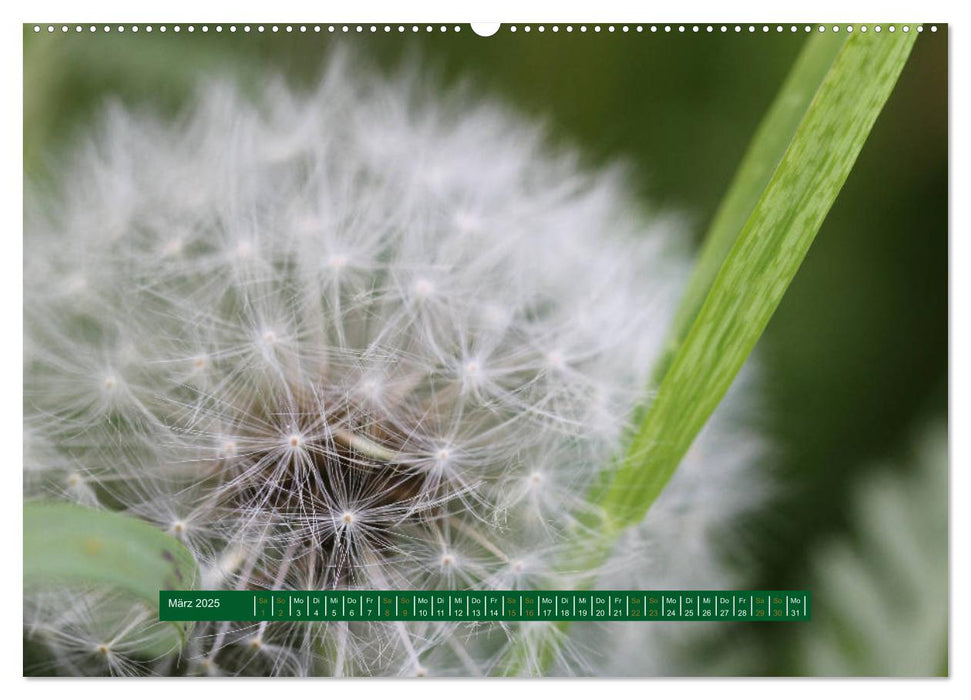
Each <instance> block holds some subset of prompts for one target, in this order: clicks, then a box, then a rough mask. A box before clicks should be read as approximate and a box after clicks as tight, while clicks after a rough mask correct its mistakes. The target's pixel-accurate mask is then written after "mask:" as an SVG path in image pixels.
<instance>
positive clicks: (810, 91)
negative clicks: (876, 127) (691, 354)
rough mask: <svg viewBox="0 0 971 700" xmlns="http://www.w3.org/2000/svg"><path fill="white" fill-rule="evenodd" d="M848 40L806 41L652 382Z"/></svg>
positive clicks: (701, 262) (711, 232)
mask: <svg viewBox="0 0 971 700" xmlns="http://www.w3.org/2000/svg"><path fill="white" fill-rule="evenodd" d="M847 36H848V35H846V34H834V33H832V32H826V33H823V34H814V35H813V36H811V37H809V39H808V40H807V41H806V44H805V46H804V47H803V49H802V51H801V52H800V53H799V57H798V58H797V59H796V63H795V64H794V65H793V67H792V70H791V71H789V75H788V76H787V77H786V80H785V82H784V83H783V85H782V87H781V89H780V90H779V93H778V95H776V98H775V100H774V101H773V102H772V106H771V107H769V111H768V112H766V114H765V116H764V117H763V119H762V122H761V123H760V124H759V127H758V129H757V130H756V132H755V135H754V136H753V137H752V141H751V143H750V144H749V147H748V150H747V151H746V152H745V155H744V157H743V158H742V162H741V164H740V165H739V166H738V170H737V171H736V172H735V177H734V178H733V180H732V183H731V185H730V186H729V188H728V191H727V192H726V193H725V196H724V197H722V200H721V202H720V203H719V205H718V209H717V211H716V212H715V216H714V218H713V219H712V222H711V225H710V226H709V228H708V231H707V233H706V234H705V238H704V243H703V244H702V248H701V252H700V253H699V255H698V259H697V260H696V261H695V265H694V267H693V268H692V270H691V278H690V279H689V280H688V286H687V288H686V289H685V293H684V296H683V297H682V298H681V303H680V305H679V307H678V312H677V314H676V315H675V317H674V321H673V323H672V324H671V329H670V331H669V333H668V340H667V343H666V345H665V349H664V353H663V355H662V356H661V359H660V360H659V361H658V363H657V364H656V365H655V366H654V378H655V379H656V380H657V381H660V380H661V378H662V377H664V373H665V372H666V371H667V369H668V367H669V366H670V364H671V360H672V359H673V357H674V353H675V352H676V351H677V349H678V348H679V347H680V346H681V343H682V342H683V341H684V338H685V336H686V335H687V334H688V331H689V330H690V328H691V324H692V322H693V321H694V320H695V317H696V316H697V315H698V310H699V309H700V308H701V305H702V303H703V302H704V300H705V297H706V296H707V295H708V290H709V289H711V284H712V282H713V281H714V280H715V275H717V274H718V270H719V269H720V268H721V265H722V263H723V262H724V261H725V257H726V256H727V255H728V252H729V251H730V250H731V248H732V244H733V243H734V242H735V239H736V238H737V237H738V234H739V232H740V231H741V230H742V227H743V226H744V225H745V222H746V220H747V219H748V217H749V215H750V214H751V213H752V210H753V209H755V205H756V204H757V203H758V201H759V197H761V196H762V193H763V192H764V191H765V188H766V186H767V185H768V184H769V179H770V178H771V177H772V173H773V172H775V169H776V166H777V165H778V164H779V162H780V161H781V160H782V157H783V155H785V152H786V148H788V147H789V144H790V143H791V142H792V137H793V135H794V134H795V133H796V128H797V127H798V126H799V122H800V121H801V120H802V118H803V116H804V115H805V114H806V110H807V109H808V108H809V103H810V102H811V101H812V99H813V97H814V96H815V94H816V91H817V90H818V89H819V86H820V84H821V83H822V81H823V78H825V77H826V74H827V72H828V71H829V69H830V66H832V65H833V61H834V60H835V59H836V55H837V54H838V53H839V51H840V49H841V48H843V44H844V43H846V37H847Z"/></svg>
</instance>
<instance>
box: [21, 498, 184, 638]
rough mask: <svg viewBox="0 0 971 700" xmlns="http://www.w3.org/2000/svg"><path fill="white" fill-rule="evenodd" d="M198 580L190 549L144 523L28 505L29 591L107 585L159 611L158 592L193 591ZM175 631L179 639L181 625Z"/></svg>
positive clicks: (26, 578) (63, 506)
mask: <svg viewBox="0 0 971 700" xmlns="http://www.w3.org/2000/svg"><path fill="white" fill-rule="evenodd" d="M198 581H199V570H198V566H197V565H196V561H195V558H194V557H193V556H192V554H191V553H190V552H189V550H187V549H186V548H185V547H184V546H183V545H182V543H180V542H179V541H178V540H176V539H174V538H173V537H170V536H169V535H166V534H165V533H164V532H162V531H161V530H159V529H157V528H155V527H153V526H152V525H150V524H148V523H146V522H144V521H142V520H137V519H135V518H131V517H128V516H126V515H122V514H120V513H113V512H110V511H103V510H92V509H89V508H82V507H80V506H76V505H73V504H70V503H26V504H25V505H24V591H25V592H27V591H31V590H36V589H43V588H47V587H50V586H58V587H60V586H67V587H72V586H87V585H95V586H105V587H107V588H111V589H113V590H117V591H119V592H122V593H125V594H127V595H129V596H131V597H133V598H134V599H136V600H138V601H139V602H141V603H143V604H145V606H146V607H148V608H157V607H158V593H159V591H160V590H163V589H191V588H195V587H196V586H197V585H198ZM173 624H174V623H173ZM173 632H176V633H178V635H179V637H180V638H181V637H182V636H183V633H184V629H183V626H181V625H174V627H173Z"/></svg>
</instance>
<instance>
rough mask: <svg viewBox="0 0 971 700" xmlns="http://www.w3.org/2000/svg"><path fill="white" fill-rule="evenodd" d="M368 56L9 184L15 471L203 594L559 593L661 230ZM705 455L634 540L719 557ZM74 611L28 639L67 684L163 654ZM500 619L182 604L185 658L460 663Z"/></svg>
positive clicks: (733, 508) (491, 107)
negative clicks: (281, 616)
mask: <svg viewBox="0 0 971 700" xmlns="http://www.w3.org/2000/svg"><path fill="white" fill-rule="evenodd" d="M362 70H363V69H359V68H354V67H351V65H350V63H349V61H348V59H347V57H346V56H341V55H340V54H338V55H335V57H334V59H333V61H331V63H330V64H329V67H328V68H327V69H326V70H325V73H324V75H323V76H322V78H321V80H320V82H319V85H318V86H317V88H316V89H315V90H312V91H310V92H300V91H297V90H295V89H293V88H291V87H289V86H287V85H286V84H284V83H283V82H272V81H271V82H268V83H267V84H266V85H265V89H264V90H261V91H257V94H260V95H262V97H259V98H256V99H255V100H254V98H251V97H247V96H245V94H249V93H248V91H243V90H241V89H239V88H237V87H235V86H234V85H233V84H232V83H230V82H225V83H221V82H212V83H207V84H205V85H203V86H202V87H201V88H200V90H199V91H198V94H197V95H196V97H195V98H194V100H193V103H192V105H191V108H190V109H189V111H187V113H186V114H185V115H184V116H183V118H182V119H180V120H178V121H171V122H170V121H166V120H165V119H163V118H160V117H154V116H150V115H148V114H147V113H146V112H144V111H135V110H130V109H128V108H125V107H121V106H115V107H113V108H111V109H109V111H108V112H107V113H106V114H105V116H104V117H103V119H102V122H101V123H100V125H99V126H98V128H97V129H96V130H95V132H94V133H93V135H92V136H91V138H90V139H89V141H88V143H87V145H83V146H80V147H79V148H78V149H77V150H76V152H74V154H73V156H72V157H71V158H70V159H65V161H64V163H63V165H64V167H63V172H62V173H61V178H60V189H58V190H56V193H52V192H51V191H50V188H46V187H45V188H32V187H30V186H28V191H29V194H28V200H29V201H28V206H27V211H28V216H27V223H26V231H27V233H26V236H25V240H24V245H25V314H24V317H25V368H24V376H25V386H24V396H25V409H24V413H25V440H26V433H27V430H28V429H27V425H29V426H30V433H31V435H32V436H33V437H32V441H33V440H34V438H37V440H38V443H40V442H42V443H43V444H42V447H43V449H40V448H38V449H36V450H32V451H31V455H30V460H29V461H30V465H29V467H27V468H29V470H30V471H29V473H30V478H29V479H27V478H25V489H26V490H27V494H28V496H31V497H34V496H37V497H41V496H42V497H54V498H63V499H68V500H72V501H75V502H79V503H84V504H86V505H90V506H92V507H102V508H113V509H119V510H123V511H125V512H127V513H128V514H130V515H133V516H135V517H140V518H143V519H144V520H146V521H148V522H151V523H153V524H155V525H156V526H158V527H159V528H160V529H161V530H167V531H169V532H170V533H172V534H174V535H176V536H178V537H179V539H180V540H181V541H182V542H184V543H185V546H186V547H187V548H188V549H189V550H190V551H191V552H192V554H193V555H194V556H195V558H196V560H197V561H198V562H199V568H200V577H201V581H200V582H199V584H200V585H201V586H202V587H203V588H211V589H239V590H243V589H249V590H268V589H277V588H283V589H286V588H294V589H299V590H308V589H311V590H332V589H342V588H360V589H364V590H383V589H394V588H398V589H410V590H414V589H420V588H421V587H423V586H432V587H435V586H438V587H439V589H443V588H459V589H487V590H488V589H495V590H501V589H504V588H510V587H518V588H522V587H525V586H535V587H537V588H546V589H557V588H569V587H571V585H573V584H574V583H576V581H577V575H576V574H575V573H574V574H570V573H563V572H562V570H561V568H558V567H557V566H556V562H558V561H560V559H562V557H563V556H564V555H565V554H567V553H566V552H564V547H565V546H566V545H565V543H566V542H567V541H568V540H569V537H570V536H572V535H573V534H574V533H576V532H577V531H578V530H580V529H581V528H582V527H583V523H585V522H588V521H589V516H591V515H597V514H596V513H591V512H590V508H591V507H590V506H589V505H588V504H586V503H585V500H584V495H585V493H586V491H587V489H588V488H589V487H590V485H591V484H592V483H593V481H594V479H595V477H596V476H597V474H598V472H599V470H600V469H601V468H602V466H603V465H604V464H606V463H607V461H608V459H609V458H610V457H611V456H612V455H614V454H615V452H616V450H617V449H618V446H619V444H620V439H621V436H622V435H623V434H624V432H625V430H626V429H627V428H629V425H628V420H629V418H630V416H631V414H632V411H633V409H634V407H635V406H636V405H637V404H638V403H639V402H640V401H641V400H642V399H643V398H644V391H645V387H646V386H647V381H648V371H649V370H650V368H651V366H652V363H653V361H654V360H655V359H656V358H657V357H658V355H659V353H660V351H661V349H662V341H663V339H664V336H665V332H666V329H667V328H668V325H669V322H670V319H671V317H672V313H673V302H674V299H675V298H676V294H675V291H676V290H677V288H678V287H679V285H680V284H681V282H682V277H683V275H682V270H683V261H682V260H681V259H680V257H679V256H678V255H677V254H676V253H674V252H671V251H670V250H669V248H668V247H666V246H667V245H668V243H669V242H670V240H671V239H672V237H673V234H675V233H677V234H683V233H684V232H683V231H682V230H681V229H679V228H677V227H672V225H671V223H670V221H668V220H664V221H654V220H653V219H652V218H651V217H650V216H648V215H646V214H645V213H644V210H643V207H642V206H641V205H640V204H639V203H638V201H637V199H636V198H635V197H634V196H633V194H632V193H631V191H630V187H629V185H628V184H627V183H628V178H627V177H626V174H625V173H624V172H623V170H622V169H620V168H614V169H609V168H608V169H606V170H595V171H590V170H588V169H585V168H583V167H581V166H579V165H578V163H579V162H580V160H579V159H578V156H577V154H576V153H574V152H573V151H572V150H570V149H568V148H566V147H556V148H555V147H553V146H551V145H550V142H549V139H548V138H547V137H546V135H545V134H544V132H543V130H542V129H540V128H539V127H537V126H535V125H533V124H532V123H530V122H529V121H528V120H526V119H524V118H523V117H521V116H519V115H516V114H514V113H512V112H511V111H510V110H509V109H507V108H506V107H504V106H502V105H498V104H496V103H493V102H490V101H488V100H482V99H481V98H478V97H474V96H472V95H470V94H468V93H463V92H461V91H458V92H454V93H452V92H449V93H446V94H433V93H430V92H429V89H428V87H427V86H426V85H425V81H422V80H420V79H419V78H418V77H417V76H416V75H413V74H408V73H401V74H399V75H396V76H394V77H392V78H381V77H379V76H377V75H376V74H372V73H369V72H362ZM41 438H42V440H41ZM724 439H726V440H727V439H730V438H724ZM729 453H731V449H718V450H707V449H703V451H702V454H701V456H700V457H699V458H698V459H697V460H696V461H697V464H698V465H699V466H697V467H695V468H694V469H696V470H698V471H697V476H696V477H694V478H687V477H686V478H684V479H679V480H677V481H672V485H674V484H678V490H677V493H674V494H673V495H671V496H670V500H669V501H668V502H667V503H668V505H664V503H660V502H659V506H662V507H663V512H664V513H666V514H667V516H666V517H667V520H665V519H664V518H663V517H661V516H657V517H655V518H654V519H653V520H651V519H649V521H648V522H647V523H646V524H645V527H646V528H647V532H646V534H645V535H644V537H643V538H642V540H643V541H645V542H648V541H649V542H650V543H651V547H652V548H653V549H652V551H655V552H656V551H660V549H659V548H658V545H657V541H658V538H660V539H661V540H665V541H667V539H670V540H671V541H675V542H678V543H679V544H678V546H682V544H683V543H681V539H683V535H684V533H685V532H691V533H694V534H693V537H694V538H695V545H697V546H696V547H695V548H694V549H693V550H692V552H693V556H696V557H698V558H699V560H700V561H701V562H707V564H703V565H704V566H708V567H709V569H710V570H711V571H716V570H718V568H717V566H716V565H715V564H714V563H712V554H711V547H710V546H709V543H708V540H707V539H706V538H705V536H704V532H705V530H706V527H705V522H707V521H704V518H702V517H701V516H699V515H698V513H697V508H698V507H702V508H705V509H708V512H710V513H714V514H717V515H719V516H720V517H721V516H724V517H729V516H730V515H731V514H732V513H734V512H737V511H739V510H744V508H745V507H748V505H750V504H749V503H747V502H746V501H745V500H744V499H742V498H739V499H737V500H731V499H729V500H728V502H727V503H724V504H723V503H722V502H720V501H718V500H717V497H716V496H715V495H713V493H712V490H711V489H712V487H711V486H710V484H708V483H707V482H706V481H705V475H708V474H712V473H716V474H718V475H719V479H724V480H729V479H731V477H732V475H733V474H737V473H738V472H739V471H740V470H741V469H742V467H743V466H744V464H743V462H744V460H743V459H741V458H738V459H733V460H728V459H726V458H725V457H724V456H723V455H725V454H729ZM27 462H28V460H27V459H25V465H27ZM726 464H727V465H728V468H726V469H722V467H724V466H725V465H726ZM692 473H695V472H692ZM718 483H723V482H722V481H718ZM669 490H670V489H669ZM667 493H668V492H667V491H666V492H665V494H667ZM699 503H700V504H701V506H699ZM660 512H662V511H659V513H660ZM686 512H687V513H689V515H685V513H686ZM706 517H707V516H706ZM712 517H714V515H712ZM658 518H661V519H660V520H658ZM672 523H678V526H675V525H672ZM642 534H643V533H642ZM685 546H687V545H685ZM586 573H588V574H592V575H598V574H602V575H604V576H607V575H608V574H609V573H610V571H609V570H605V571H604V572H586ZM605 580H606V579H605ZM617 587H618V588H622V587H623V586H617ZM630 587H631V588H638V587H645V586H644V585H643V583H642V582H639V583H638V585H632V586H630ZM97 602H98V600H96V599H94V598H92V601H91V606H94V605H95V604H96V603H97ZM92 609H93V607H92ZM132 614H133V615H134V614H135V613H134V612H133V613H132ZM36 618H37V619H38V620H42V621H43V622H44V624H40V623H38V626H37V627H38V629H40V628H44V629H48V630H50V629H55V630H56V629H58V628H57V624H55V623H58V624H59V623H60V622H61V618H58V617H57V616H56V615H55V613H54V612H50V611H48V608H47V607H44V608H43V610H42V611H40V612H38V613H37V614H36ZM96 619H97V615H95V614H88V615H87V616H86V617H83V618H82V617H72V618H71V619H70V624H69V625H66V626H65V627H64V630H67V632H65V633H63V634H62V633H57V634H55V636H54V637H52V638H51V640H52V641H51V640H49V641H48V642H45V643H47V644H48V646H50V648H51V649H53V650H56V652H57V654H59V655H60V656H59V657H58V658H63V659H72V660H73V659H75V658H76V659H77V667H78V668H79V669H80V670H82V671H83V672H90V673H105V672H108V673H119V674H127V675H131V674H136V673H149V672H163V671H165V670H167V669H171V668H172V666H166V665H165V664H171V663H172V661H171V659H169V660H168V661H165V660H164V659H162V657H160V660H158V661H153V662H150V663H149V662H143V661H142V660H139V659H137V658H136V656H134V655H132V654H130V653H129V647H128V646H126V645H125V644H122V643H120V642H118V641H112V642H110V643H107V642H105V641H104V640H105V639H111V637H110V635H109V636H103V635H100V632H101V630H100V629H99V627H98V624H97V623H96V622H95V621H96ZM136 619H137V623H138V624H137V625H135V626H133V627H132V629H142V628H144V627H145V626H146V625H147V626H150V625H151V624H154V623H157V620H154V619H151V617H150V616H149V617H144V615H142V614H141V612H139V616H138V617H137V618H136ZM119 622H120V621H119ZM645 627H646V626H645ZM123 629H127V628H123ZM308 630H309V631H308ZM95 631H98V632H99V635H95V634H94V632H95ZM125 635H128V636H127V637H126V636H125ZM125 635H122V637H120V638H121V639H128V638H129V637H131V634H130V633H128V632H125ZM131 638H132V639H134V637H131ZM506 638H507V637H506V635H505V632H503V631H502V630H498V631H497V629H496V628H494V627H490V626H489V625H479V626H466V625H448V626H442V627H438V628H435V629H434V630H429V629H428V628H427V626H422V625H420V624H418V623H415V624H411V623H408V624H402V625H366V626H347V625H343V626H342V625H339V624H336V623H335V624H333V625H330V624H329V625H327V626H326V627H324V628H320V629H318V628H316V627H315V628H310V627H307V626H303V627H299V626H298V628H296V629H295V628H293V627H291V626H286V625H282V624H279V625H276V626H270V627H267V628H266V629H264V630H263V631H261V632H257V633H254V629H253V628H252V626H249V627H247V626H245V625H233V624H229V623H225V624H223V623H205V624H199V625H197V626H196V628H194V631H193V633H192V635H191V637H190V639H189V640H188V642H187V645H188V647H187V651H186V652H185V654H184V658H186V659H191V660H192V664H194V668H195V669H196V672H199V673H217V672H218V673H227V674H249V673H265V674H271V675H273V674H277V675H279V674H283V675H285V674H306V673H322V672H325V673H331V674H333V675H351V674H362V675H391V674H399V675H410V674H414V675H426V674H427V673H428V669H429V668H433V669H434V671H435V674H436V675H440V674H442V673H445V672H447V671H449V670H451V669H457V670H456V672H459V673H471V672H472V671H473V670H475V671H476V672H480V673H481V672H489V670H490V669H491V668H492V666H493V665H494V663H495V659H496V658H497V654H499V655H501V653H502V650H503V648H504V645H505V644H506V642H503V641H498V640H500V639H506ZM134 643H135V642H134V641H133V642H132V644H134ZM99 644H105V645H106V648H107V649H109V650H110V653H107V654H103V653H102V654H100V656H102V657H104V658H102V659H100V662H99V663H94V661H92V660H91V659H90V658H89V657H91V656H98V654H94V655H93V654H92V649H99V648H100V647H98V646H97V645H99ZM322 650H327V651H326V652H325V651H322ZM333 650H342V651H340V652H339V653H338V652H337V651H333ZM254 651H258V652H259V653H254ZM190 652H191V653H190ZM332 652H333V653H332ZM325 653H326V654H328V656H327V657H326V658H323V657H321V656H320V655H321V654H325ZM567 657H569V658H573V659H575V658H576V657H575V655H572V656H571V654H570V653H568V652H564V656H563V658H564V659H565V658H567ZM433 662H434V663H433ZM72 663H74V662H73V661H72ZM322 669H323V670H322Z"/></svg>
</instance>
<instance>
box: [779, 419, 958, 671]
mask: <svg viewBox="0 0 971 700" xmlns="http://www.w3.org/2000/svg"><path fill="white" fill-rule="evenodd" d="M913 466H914V469H913V470H912V471H909V472H907V473H905V474H897V473H894V472H892V471H884V472H880V473H878V474H873V475H871V476H870V478H868V479H867V480H865V481H864V482H862V483H861V484H860V485H859V486H857V487H856V489H855V491H854V501H853V502H854V509H853V512H854V523H853V525H854V527H853V531H852V533H851V534H850V535H848V536H844V537H843V538H840V539H837V540H835V541H833V542H830V543H829V544H828V545H827V546H826V547H825V549H823V550H822V551H821V552H820V553H819V554H818V555H817V556H815V557H814V558H813V578H812V588H813V600H814V603H815V604H814V607H813V620H812V622H811V624H809V625H807V626H806V627H805V630H804V634H803V635H802V639H801V644H800V648H801V649H802V653H801V654H799V655H798V658H799V659H800V663H801V666H802V670H803V672H804V673H806V674H807V675H826V676H931V675H939V674H946V673H947V657H946V640H947V599H948V590H947V509H946V507H945V504H946V503H947V483H948V479H947V474H948V459H947V427H946V426H945V425H943V424H941V425H935V426H933V427H932V428H931V429H930V430H929V431H928V432H926V433H925V434H924V435H923V436H922V439H921V442H920V444H919V445H918V451H917V454H916V458H915V459H914V461H913Z"/></svg>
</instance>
